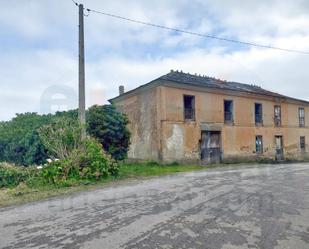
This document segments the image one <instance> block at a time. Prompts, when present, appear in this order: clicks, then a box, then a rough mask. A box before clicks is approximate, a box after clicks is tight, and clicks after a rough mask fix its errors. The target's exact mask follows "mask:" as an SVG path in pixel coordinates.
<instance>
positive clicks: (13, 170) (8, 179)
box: [0, 163, 39, 188]
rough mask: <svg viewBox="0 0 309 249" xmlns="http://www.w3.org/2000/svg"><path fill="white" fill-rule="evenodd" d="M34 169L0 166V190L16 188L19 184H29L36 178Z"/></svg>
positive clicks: (36, 171) (8, 165)
mask: <svg viewBox="0 0 309 249" xmlns="http://www.w3.org/2000/svg"><path fill="white" fill-rule="evenodd" d="M38 174H39V173H38V170H37V169H36V168H34V167H16V166H13V165H10V164H6V163H2V164H0V188H7V187H16V186H18V185H19V184H20V183H22V182H24V183H28V182H29V183H30V182H31V181H32V179H34V178H35V177H37V176H38Z"/></svg>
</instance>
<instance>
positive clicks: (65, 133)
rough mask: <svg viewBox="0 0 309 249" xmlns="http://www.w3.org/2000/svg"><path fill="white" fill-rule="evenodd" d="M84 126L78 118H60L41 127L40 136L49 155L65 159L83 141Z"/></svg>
mask: <svg viewBox="0 0 309 249" xmlns="http://www.w3.org/2000/svg"><path fill="white" fill-rule="evenodd" d="M81 132H82V126H81V125H80V124H79V123H78V121H77V120H76V119H72V118H58V119H56V120H55V121H54V122H53V123H51V124H49V125H45V126H43V127H41V128H40V129H39V136H40V138H41V141H42V143H43V144H44V146H45V148H46V149H47V150H48V152H49V155H50V156H51V157H53V158H59V159H65V158H67V157H68V156H69V155H70V154H71V152H72V151H73V150H75V149H77V148H78V146H79V145H80V143H81Z"/></svg>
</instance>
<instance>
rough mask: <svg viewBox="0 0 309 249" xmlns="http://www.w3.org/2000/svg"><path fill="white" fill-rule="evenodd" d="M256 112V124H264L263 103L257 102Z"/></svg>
mask: <svg viewBox="0 0 309 249" xmlns="http://www.w3.org/2000/svg"><path fill="white" fill-rule="evenodd" d="M254 114H255V124H257V125H259V124H263V108H262V104H260V103H255V106H254Z"/></svg>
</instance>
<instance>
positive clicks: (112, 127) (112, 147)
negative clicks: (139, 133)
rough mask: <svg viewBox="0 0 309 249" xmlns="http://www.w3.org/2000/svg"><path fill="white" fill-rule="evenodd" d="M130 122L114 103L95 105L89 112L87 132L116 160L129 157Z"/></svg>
mask: <svg viewBox="0 0 309 249" xmlns="http://www.w3.org/2000/svg"><path fill="white" fill-rule="evenodd" d="M128 123H129V121H128V119H127V116H126V115H125V114H122V113H120V112H117V110H116V108H115V106H113V105H103V106H97V105H94V106H92V107H90V108H89V110H88V112H87V132H88V133H89V135H90V136H92V137H94V138H96V139H97V140H98V141H99V142H100V143H101V144H102V146H103V148H104V150H105V151H107V152H108V153H109V154H110V155H111V156H112V157H113V158H115V159H116V160H123V159H125V158H126V157H127V152H128V149H129V145H130V132H129V130H128V128H127V124H128Z"/></svg>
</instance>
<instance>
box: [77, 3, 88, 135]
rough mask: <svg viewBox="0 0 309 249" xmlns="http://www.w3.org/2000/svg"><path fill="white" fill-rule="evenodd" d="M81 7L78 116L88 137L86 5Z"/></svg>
mask: <svg viewBox="0 0 309 249" xmlns="http://www.w3.org/2000/svg"><path fill="white" fill-rule="evenodd" d="M78 9H79V32H78V33H79V64H78V118H79V122H80V124H81V125H82V138H85V137H86V127H85V126H86V115H85V48H84V6H83V5H82V4H79V5H78Z"/></svg>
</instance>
